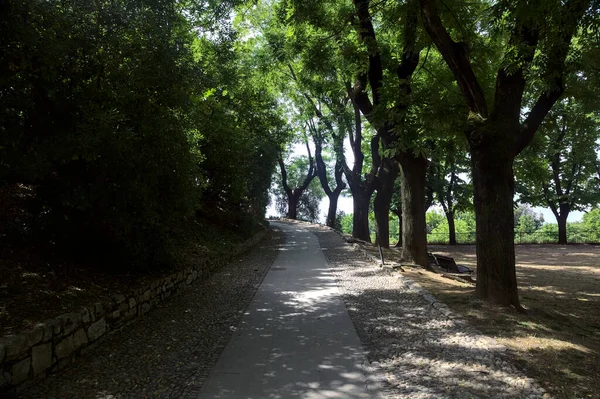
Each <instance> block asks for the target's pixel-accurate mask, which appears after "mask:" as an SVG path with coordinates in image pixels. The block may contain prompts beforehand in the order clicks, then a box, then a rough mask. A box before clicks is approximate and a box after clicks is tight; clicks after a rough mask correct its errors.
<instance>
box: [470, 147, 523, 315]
mask: <svg viewBox="0 0 600 399" xmlns="http://www.w3.org/2000/svg"><path fill="white" fill-rule="evenodd" d="M498 146H499V143H498V142H497V139H496V140H494V139H493V138H489V139H488V140H486V143H481V142H479V143H477V146H476V147H475V146H474V145H471V163H472V166H473V187H474V205H475V220H476V224H477V226H476V232H477V285H476V288H475V292H476V294H477V296H478V297H480V298H482V299H484V300H487V301H490V302H494V303H497V304H500V305H507V306H510V305H513V306H514V307H515V308H516V309H518V310H522V307H521V305H520V303H519V295H518V291H517V275H516V270H515V244H514V219H513V218H514V210H513V197H514V175H513V160H514V157H513V156H510V155H506V154H505V151H501V149H498V148H497V147H498Z"/></svg>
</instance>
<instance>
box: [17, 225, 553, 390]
mask: <svg viewBox="0 0 600 399" xmlns="http://www.w3.org/2000/svg"><path fill="white" fill-rule="evenodd" d="M307 228H309V229H310V230H311V231H313V232H314V233H315V234H316V235H317V237H318V238H319V242H320V245H321V248H322V249H323V251H324V253H325V255H326V257H327V259H328V261H329V263H330V267H331V269H332V271H333V272H334V274H335V276H336V278H337V279H338V283H339V285H340V289H341V292H342V294H343V297H344V300H345V302H346V306H347V307H348V310H349V312H350V316H351V317H352V320H353V322H354V325H355V327H356V330H357V332H358V334H359V337H360V339H361V341H362V342H363V345H365V347H366V350H367V355H368V358H369V361H370V362H371V366H372V367H373V368H374V369H375V372H376V374H377V375H379V376H380V378H382V379H383V383H384V384H385V385H386V389H387V391H388V392H389V394H390V395H389V396H390V397H394V398H414V399H425V398H427V399H429V398H431V399H433V398H461V399H462V398H541V397H544V398H546V397H548V395H547V394H544V391H543V390H542V389H541V388H540V387H539V386H538V385H537V384H536V383H535V382H534V381H533V380H531V379H529V378H527V377H526V376H524V375H523V374H522V373H520V372H519V371H518V370H517V369H516V368H515V367H514V366H513V365H512V364H511V362H510V359H509V357H508V356H507V354H506V348H505V347H503V346H501V345H499V344H498V343H496V342H495V341H494V340H492V339H491V338H488V337H485V336H483V335H481V334H480V333H478V332H476V331H474V330H472V329H470V328H469V327H468V326H467V325H466V323H465V322H464V321H462V320H461V319H460V318H458V317H456V316H454V315H453V314H452V313H451V312H449V310H448V309H447V308H446V307H445V306H443V305H441V304H439V303H437V302H435V299H434V298H433V297H431V296H430V295H428V294H426V293H424V292H423V291H422V290H420V288H419V287H418V286H416V285H415V284H413V283H412V282H411V281H409V280H408V279H405V278H403V277H402V276H398V275H396V274H395V273H393V272H391V271H390V270H387V269H380V268H378V267H376V266H375V264H374V263H373V262H372V260H370V259H367V258H366V257H364V256H363V255H362V254H361V253H360V252H357V251H356V250H355V249H354V248H353V247H352V246H351V245H347V244H345V243H344V242H343V240H342V239H341V238H340V237H339V236H338V235H337V234H336V233H335V232H333V231H331V230H328V229H323V228H319V227H310V226H307ZM283 243H284V235H283V234H282V233H281V232H278V231H274V232H271V233H269V234H268V235H267V236H266V238H265V240H263V241H262V242H261V243H260V244H259V247H258V248H257V249H255V250H253V251H251V252H250V253H248V254H247V255H245V256H244V257H242V258H240V259H238V260H237V261H234V262H232V263H230V264H228V265H226V266H224V267H223V268H222V269H221V270H220V271H218V272H217V273H215V274H214V275H213V276H211V277H210V278H209V279H207V280H205V281H202V282H199V283H197V284H195V285H194V286H193V287H191V288H190V289H188V290H187V291H186V292H184V293H183V294H182V295H179V296H176V297H174V298H172V299H171V300H170V301H168V302H166V303H165V304H164V305H163V307H161V308H158V309H156V310H154V311H152V312H150V313H149V314H147V315H145V316H144V317H143V318H142V319H140V320H139V321H137V322H136V323H134V324H133V325H131V326H129V327H127V328H126V329H124V330H122V331H118V332H116V333H114V334H112V335H111V336H110V337H109V338H108V339H107V340H106V341H105V342H104V343H103V344H102V345H101V346H98V347H96V348H94V349H92V350H90V351H88V352H87V353H85V354H84V355H83V356H82V357H81V358H79V359H78V361H77V363H75V364H73V365H71V366H70V367H69V368H67V369H65V370H63V371H62V372H60V373H58V374H55V375H53V376H50V377H49V378H47V379H46V380H44V381H42V382H40V383H38V384H37V385H35V386H33V387H31V388H29V389H28V390H26V391H24V392H22V393H21V394H20V395H21V397H23V398H96V399H122V398H196V397H197V396H198V395H199V392H200V388H201V386H202V383H203V382H204V381H205V379H206V378H207V377H208V375H209V373H210V371H211V369H212V367H213V366H214V364H215V363H216V361H217V359H218V357H219V355H220V353H221V352H222V350H223V348H224V347H225V345H226V344H227V342H228V340H229V338H230V337H231V335H232V333H233V330H234V329H235V328H236V326H237V325H238V323H239V320H240V318H241V315H242V314H243V311H244V310H245V309H246V307H247V305H248V304H249V303H250V301H251V300H252V297H253V295H254V293H255V292H256V289H257V288H258V286H259V285H260V283H261V281H262V279H263V277H264V275H265V273H266V272H267V270H268V269H269V267H270V265H271V264H272V263H273V261H274V260H275V257H276V256H277V253H278V250H279V247H280V246H281V245H282V244H283ZM378 379H379V378H378Z"/></svg>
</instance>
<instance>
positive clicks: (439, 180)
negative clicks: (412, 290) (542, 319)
mask: <svg viewBox="0 0 600 399" xmlns="http://www.w3.org/2000/svg"><path fill="white" fill-rule="evenodd" d="M598 7H599V5H598V4H597V2H593V1H586V0H572V1H568V2H560V1H518V2H512V1H511V2H509V1H506V2H505V1H497V2H486V1H481V2H470V3H468V4H467V3H464V2H452V1H450V2H448V1H445V2H443V3H441V2H440V3H438V2H437V1H435V0H420V1H417V0H406V1H400V2H386V1H383V2H372V1H370V0H353V1H352V2H349V1H341V0H340V1H336V0H329V1H318V2H317V1H306V0H304V1H295V0H286V1H284V0H282V1H271V2H268V3H266V8H261V7H260V6H257V7H255V8H254V9H253V11H254V14H253V16H252V17H253V18H254V20H255V21H256V22H255V23H254V25H253V26H255V27H257V26H258V27H260V37H261V39H262V43H261V44H262V47H263V49H264V51H265V52H268V53H269V54H270V60H271V62H272V65H273V74H274V76H276V77H277V79H279V80H280V81H281V82H282V83H281V86H282V90H281V95H282V96H284V97H285V98H286V99H287V101H289V103H290V104H291V105H290V107H289V109H290V113H291V114H294V115H296V116H295V117H296V118H297V119H298V121H299V123H298V124H297V127H298V131H299V132H302V133H300V134H299V135H298V137H303V139H304V140H306V141H307V140H308V139H309V138H310V137H314V136H315V135H318V136H319V138H318V141H320V142H326V143H328V144H329V146H330V147H329V148H330V153H331V154H332V155H333V159H335V163H336V165H337V166H336V167H335V168H333V170H335V171H337V170H340V169H341V170H342V171H343V175H344V177H345V181H346V183H347V184H348V186H349V190H350V192H351V194H352V198H353V201H354V212H353V223H352V229H353V231H352V234H353V235H354V236H355V237H356V238H359V239H363V240H366V241H369V240H370V237H369V229H368V209H369V206H370V204H371V198H372V196H373V195H374V198H373V210H374V214H375V220H376V228H375V230H376V237H377V240H378V241H379V243H380V244H381V245H383V246H388V245H389V242H388V241H387V240H388V237H389V224H388V220H389V213H390V211H393V210H394V209H395V210H396V211H397V212H398V214H401V217H402V244H403V246H402V256H403V257H404V258H405V260H406V261H412V262H415V263H417V264H420V265H423V266H425V265H426V264H427V253H426V233H427V232H426V218H425V213H426V209H427V207H428V205H430V204H431V203H432V202H433V201H434V200H436V201H438V202H439V203H440V204H441V205H442V207H443V209H444V211H445V213H446V215H447V216H448V223H449V224H451V223H453V220H454V218H453V215H454V213H455V212H457V211H459V210H460V209H461V207H463V206H465V201H464V200H465V199H469V198H470V197H471V192H470V190H469V188H468V187H467V186H466V185H465V184H463V183H462V182H461V180H467V179H466V178H465V174H466V173H467V171H468V172H469V179H468V180H470V181H471V182H472V198H473V206H474V211H475V216H476V221H477V223H476V229H477V258H478V279H477V288H476V292H477V294H478V296H480V297H481V298H483V299H486V300H490V301H493V302H496V303H500V304H506V305H513V306H514V307H516V308H517V309H520V304H519V300H518V294H517V281H516V273H515V260H514V222H513V216H514V210H513V202H514V197H515V173H516V174H517V177H519V180H518V181H519V186H518V187H519V193H520V195H521V198H522V200H523V201H527V202H530V203H532V204H536V205H538V204H542V203H544V204H546V205H548V206H549V207H550V208H551V209H553V211H555V214H556V216H557V220H558V221H559V223H561V224H562V225H563V226H564V223H563V219H564V222H565V223H566V215H567V214H568V212H569V211H570V210H571V209H576V208H577V207H583V206H586V205H587V204H589V203H594V202H598V179H599V178H600V176H597V175H595V174H593V171H594V170H595V171H596V173H597V165H598V163H597V157H596V153H595V150H596V149H597V140H598V109H599V108H598V103H597V96H594V95H590V93H593V92H594V90H596V89H597V87H598V64H597V63H598V60H600V57H597V55H598V40H597V37H596V35H597V33H596V32H597V28H598V20H597V13H598ZM272 9H274V10H275V12H273V13H269V12H268V11H271V10H272ZM555 105H556V106H555ZM545 119H547V123H546V124H545V125H542V122H543V121H544V120H545ZM583 130H585V134H584V133H583ZM309 132H310V133H309ZM583 136H585V137H583ZM322 137H326V139H325V140H322V139H321V138H322ZM340 143H341V144H340ZM344 143H345V146H346V147H348V148H349V150H348V151H346V150H345V148H344ZM349 153H351V154H352V156H353V161H354V162H353V164H352V165H350V163H349V162H347V160H346V157H347V154H349ZM467 154H468V155H467ZM515 160H516V161H515ZM307 161H308V164H309V165H314V166H313V168H312V169H311V170H309V171H307V173H306V175H305V179H304V181H305V182H309V183H310V180H311V179H312V178H314V176H316V174H317V171H318V169H319V165H318V164H317V163H316V162H315V161H314V160H313V158H312V156H310V157H309V158H308V159H307ZM536 163H537V166H535V167H534V166H533V165H534V164H536ZM284 166H285V165H284V164H283V162H282V163H281V167H282V168H283V167H284ZM351 166H352V167H351ZM330 174H331V175H333V173H331V172H330ZM397 176H399V181H400V184H399V186H400V196H399V198H394V195H395V194H397V193H398V190H397V187H396V186H395V181H396V177H397ZM328 181H332V179H329V180H328ZM567 181H568V182H567ZM306 187H308V185H305V184H302V185H297V187H296V191H295V192H296V193H298V192H300V191H302V189H303V188H306ZM584 192H585V195H584V194H583V193H584ZM587 194H590V195H587ZM584 197H585V198H584ZM467 202H468V201H467ZM398 205H399V206H398ZM290 209H292V208H290ZM400 209H401V212H400ZM289 214H290V215H293V212H289ZM328 220H329V218H328ZM563 230H564V229H563Z"/></svg>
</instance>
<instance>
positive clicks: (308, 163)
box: [279, 141, 316, 220]
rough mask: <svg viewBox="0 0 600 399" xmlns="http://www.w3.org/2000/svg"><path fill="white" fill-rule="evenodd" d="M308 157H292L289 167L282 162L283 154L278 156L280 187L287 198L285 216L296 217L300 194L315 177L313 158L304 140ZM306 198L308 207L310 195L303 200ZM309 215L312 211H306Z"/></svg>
mask: <svg viewBox="0 0 600 399" xmlns="http://www.w3.org/2000/svg"><path fill="white" fill-rule="evenodd" d="M306 149H307V151H308V158H306V157H297V158H295V159H293V161H292V163H291V164H290V166H289V167H286V166H285V163H284V162H283V155H280V156H279V170H280V173H281V189H282V191H283V193H285V196H286V199H287V212H286V214H285V217H287V218H289V219H293V220H296V219H297V218H298V204H299V202H300V199H301V198H302V195H303V194H304V192H305V191H306V189H307V188H308V187H309V185H310V184H311V182H312V181H313V179H314V178H315V177H316V172H315V166H314V160H313V157H312V155H311V152H310V147H309V146H308V141H307V142H306ZM307 200H308V207H309V208H310V207H311V206H312V203H311V201H310V200H311V196H305V197H304V201H305V203H306V201H307ZM307 213H308V214H309V215H310V214H312V213H313V212H311V211H308V212H307Z"/></svg>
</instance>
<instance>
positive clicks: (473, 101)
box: [420, 0, 488, 118]
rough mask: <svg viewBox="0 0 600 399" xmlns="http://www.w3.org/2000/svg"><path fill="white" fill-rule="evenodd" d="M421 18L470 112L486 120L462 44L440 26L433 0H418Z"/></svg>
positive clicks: (480, 92)
mask: <svg viewBox="0 0 600 399" xmlns="http://www.w3.org/2000/svg"><path fill="white" fill-rule="evenodd" d="M420 4H421V16H422V19H423V24H424V25H425V30H426V31H427V33H428V34H429V36H430V37H431V39H432V40H433V42H434V43H435V45H436V47H437V48H438V50H439V51H440V53H441V54H442V57H443V58H444V60H445V61H446V63H447V64H448V66H449V67H450V70H451V71H452V74H453V75H454V77H455V78H456V81H457V83H458V87H460V90H461V91H462V93H463V95H464V97H465V100H466V101H467V105H468V107H469V109H470V110H471V112H474V113H477V114H479V115H480V116H481V117H483V118H487V116H488V110H487V104H486V101H485V96H484V94H483V89H482V88H481V86H480V84H479V81H478V80H477V77H476V76H475V72H474V71H473V67H472V66H471V62H470V61H469V58H468V56H467V51H466V48H465V46H464V45H463V44H460V43H456V42H454V41H453V40H452V38H451V37H450V34H449V33H448V31H447V30H446V28H445V27H444V25H443V24H442V21H441V19H440V17H439V15H438V10H437V7H436V5H435V0H420Z"/></svg>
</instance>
